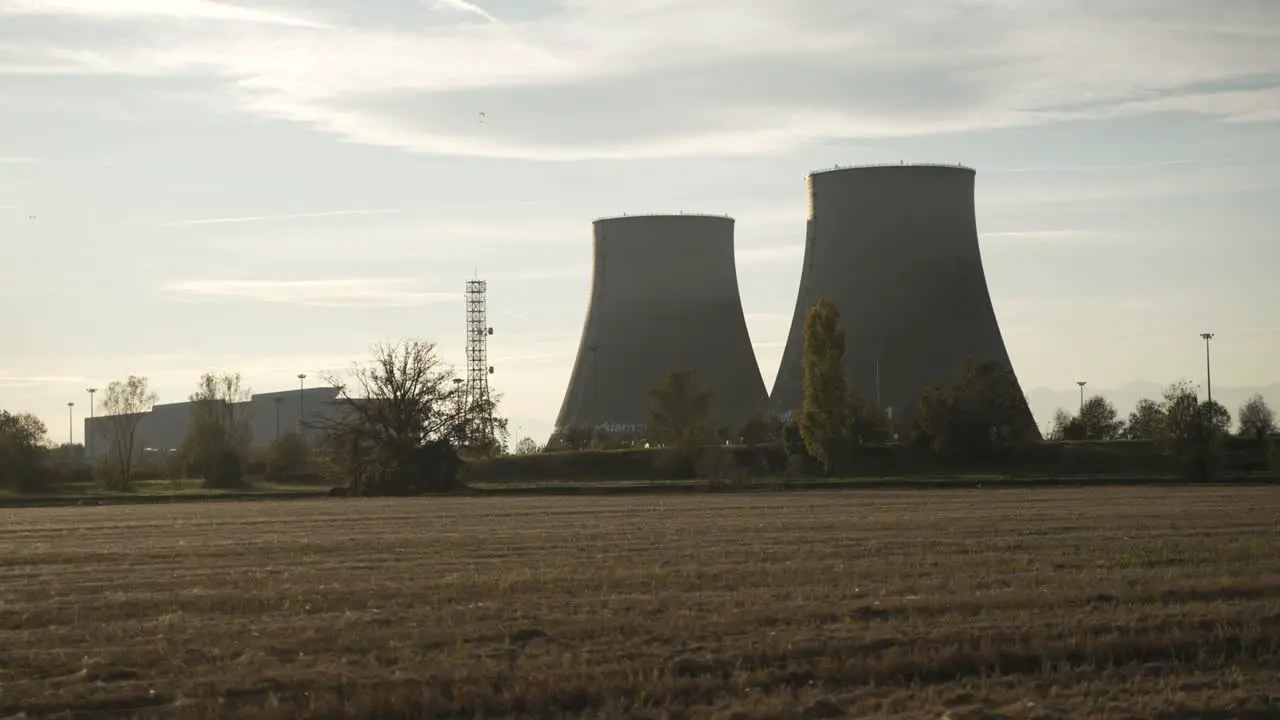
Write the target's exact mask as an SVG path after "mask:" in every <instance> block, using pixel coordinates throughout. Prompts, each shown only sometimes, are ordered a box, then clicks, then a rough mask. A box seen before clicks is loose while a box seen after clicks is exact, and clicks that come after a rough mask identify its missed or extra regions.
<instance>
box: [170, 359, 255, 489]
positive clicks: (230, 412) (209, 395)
mask: <svg viewBox="0 0 1280 720" xmlns="http://www.w3.org/2000/svg"><path fill="white" fill-rule="evenodd" d="M252 395H253V394H252V392H251V391H250V390H249V389H247V388H244V387H242V381H241V378H240V373H205V374H204V375H202V376H200V383H199V385H198V386H197V388H196V391H195V392H194V393H192V394H191V396H190V401H191V426H190V430H189V431H188V433H187V438H186V441H185V442H184V443H183V456H184V459H185V460H186V461H187V463H188V464H189V465H190V466H191V467H193V468H195V470H196V471H197V472H199V473H200V475H201V477H203V478H204V486H205V487H207V488H219V489H229V488H238V487H241V486H243V485H244V462H245V460H246V458H247V457H248V454H249V442H250V439H251V435H252V428H251V427H250V421H251V418H250V416H249V403H248V401H249V399H250V398H251V397H252Z"/></svg>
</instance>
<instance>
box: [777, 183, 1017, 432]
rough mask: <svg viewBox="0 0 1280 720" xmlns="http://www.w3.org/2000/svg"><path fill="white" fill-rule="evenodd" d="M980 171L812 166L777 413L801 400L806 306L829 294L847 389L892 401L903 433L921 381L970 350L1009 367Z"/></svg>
mask: <svg viewBox="0 0 1280 720" xmlns="http://www.w3.org/2000/svg"><path fill="white" fill-rule="evenodd" d="M975 179H976V173H975V172H974V170H973V169H971V168H967V167H961V166H956V165H890V166H874V167H851V168H836V169H832V170H824V171H820V172H814V173H811V174H810V175H809V176H808V178H807V180H808V229H807V233H806V237H805V253H804V265H803V270H802V271H801V276H800V289H799V293H798V297H797V300H796V306H795V312H794V314H793V316H792V320H791V330H790V333H789V335H788V336H787V344H786V346H785V349H784V350H783V355H782V362H781V364H780V365H779V367H778V374H777V377H776V379H775V380H774V385H773V392H772V394H771V398H770V400H771V406H772V408H773V410H774V412H775V413H777V414H779V415H782V416H784V417H785V416H788V415H789V414H791V413H793V412H794V411H795V410H797V409H798V408H799V407H800V404H801V401H802V396H803V392H804V379H803V365H804V331H805V316H806V313H807V312H808V310H809V308H811V307H813V305H815V304H816V303H817V302H818V300H820V299H823V298H825V299H826V300H828V301H829V302H831V303H833V304H834V305H835V306H836V307H837V308H838V309H839V310H840V314H841V317H842V318H843V320H844V327H845V341H846V353H845V370H846V373H847V378H848V380H849V386H850V388H851V389H852V390H854V391H856V392H857V393H859V395H861V396H862V397H863V398H865V399H867V400H869V401H874V402H878V404H879V406H880V407H882V408H885V409H887V410H888V412H889V413H890V416H891V418H892V424H893V427H894V430H895V431H896V432H898V433H900V434H901V433H904V432H906V431H907V430H908V429H909V428H910V426H911V423H912V422H913V421H914V418H915V415H916V410H917V407H918V404H919V398H920V395H921V393H922V391H924V390H925V389H927V388H929V387H932V386H935V385H937V384H939V383H941V382H945V381H947V380H949V379H951V378H953V377H955V376H956V375H957V374H958V373H959V372H960V371H961V370H963V368H964V366H965V364H966V363H967V362H968V361H969V360H974V361H977V362H985V361H995V362H998V363H1000V364H1001V365H1003V366H1004V367H1006V368H1008V369H1009V370H1010V371H1012V365H1011V363H1010V361H1009V354H1008V352H1007V351H1006V350H1005V345H1004V340H1003V338H1002V337H1001V335H1000V327H999V324H998V323H997V321H996V315H995V311H994V309H993V308H992V305H991V297H990V295H989V293H988V291H987V281H986V276H985V274H984V273H983V268H982V253H981V251H980V250H979V247H978V231H977V220H976V217H975V212H974V183H975ZM1024 404H1025V401H1024ZM1026 412H1027V420H1028V422H1029V423H1030V425H1031V426H1032V427H1034V426H1035V423H1034V422H1033V421H1032V420H1031V411H1030V408H1027V411H1026Z"/></svg>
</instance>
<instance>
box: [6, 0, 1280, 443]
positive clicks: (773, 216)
mask: <svg viewBox="0 0 1280 720" xmlns="http://www.w3.org/2000/svg"><path fill="white" fill-rule="evenodd" d="M1277 47H1280V3H1277V2H1275V0H1219V1H1218V2H1212V3H1210V2H1203V1H1202V0H1133V1H1131V2H1124V3H1117V2H1113V1H1112V0H1074V1H1071V0H954V1H951V2H947V3H940V2H936V0H897V1H896V2H892V3H886V2H874V1H869V0H868V1H864V0H789V1H788V2H777V1H776V0H477V2H476V3H475V4H473V3H470V2H466V1H465V0H361V1H360V2H356V1H355V0H308V1H305V2H304V0H260V1H255V2H253V3H249V2H247V1H244V2H231V0H0V408H4V409H9V410H15V411H28V412H34V413H36V414H38V415H39V416H41V417H42V418H44V419H45V421H46V422H47V423H48V424H49V426H50V428H51V434H52V435H53V437H54V438H55V439H60V438H61V437H65V435H66V432H65V431H61V432H60V431H59V428H66V427H67V424H68V423H67V413H68V410H67V407H66V403H67V402H76V403H77V405H76V407H75V408H73V409H72V412H73V413H75V416H76V417H77V418H79V417H81V416H82V415H83V414H85V411H86V410H87V404H88V403H87V400H88V398H87V395H86V393H85V389H86V388H87V387H91V386H96V387H103V386H105V385H106V384H107V383H108V382H110V381H111V380H113V379H119V378H124V377H126V376H128V375H129V374H138V375H145V376H147V377H148V378H150V381H151V383H152V385H153V387H154V388H155V389H156V390H157V391H158V393H159V395H160V398H161V401H162V402H163V401H180V400H182V399H184V398H185V397H186V396H187V395H188V394H189V393H190V392H191V391H192V390H193V389H194V387H195V384H196V381H197V379H198V377H199V375H200V374H201V373H203V372H208V371H232V372H240V373H242V374H243V376H244V378H245V381H246V383H247V384H248V385H249V386H251V387H252V388H253V389H254V390H255V391H259V392H266V391H273V390H279V389H285V388H290V387H296V383H297V380H296V379H295V376H296V375H297V374H298V373H308V374H309V375H310V376H311V377H312V378H315V377H318V376H319V375H321V374H323V373H324V372H326V371H328V372H341V371H342V370H343V369H344V368H346V367H348V366H349V365H350V364H351V363H352V362H355V361H359V360H361V359H364V358H367V357H368V347H369V346H370V344H371V343H374V342H378V341H383V340H394V339H397V338H403V337H420V338H424V339H428V340H432V341H435V342H437V343H438V344H439V348H440V351H441V353H442V354H443V356H444V357H445V358H446V359H448V360H450V361H451V362H454V363H456V364H458V365H461V363H462V361H463V351H464V316H463V306H462V299H461V296H462V290H463V286H464V282H465V280H467V279H469V278H472V277H480V278H483V279H486V280H488V282H489V307H490V318H491V324H492V325H493V326H494V335H493V336H492V338H491V342H490V347H489V352H490V357H491V359H492V360H491V361H492V364H493V365H494V366H495V374H494V375H493V376H492V380H493V383H494V387H495V389H497V390H499V391H501V392H502V393H503V394H504V396H505V397H504V400H503V405H504V411H505V413H506V414H507V415H509V416H510V418H511V426H512V431H513V433H515V434H516V435H517V437H519V436H524V435H529V436H532V437H534V438H535V439H537V440H539V441H542V440H545V438H546V436H547V435H548V434H549V433H550V431H551V429H552V424H553V422H554V419H555V415H556V412H557V411H558V409H559V406H560V401H561V398H562V395H563V393H564V389H565V385H566V383H567V380H568V376H569V371H570V369H571V365H572V362H573V357H574V354H575V353H576V351H577V344H578V340H579V336H580V334H581V331H582V322H583V319H584V311H585V309H586V303H587V293H588V290H589V287H590V274H591V227H590V223H591V221H592V220H593V219H595V218H597V217H601V216H607V215H615V214H621V213H646V212H681V211H683V212H706V213H718V214H720V213H723V214H729V215H732V216H734V217H735V218H736V219H737V225H736V244H737V270H738V276H739V286H740V289H741V294H742V302H743V306H744V310H745V312H746V315H747V321H748V326H749V328H750V331H751V336H752V341H753V343H754V345H755V348H756V353H757V358H758V360H759V363H760V367H761V372H762V374H763V376H764V379H765V383H766V385H767V386H771V385H772V382H773V378H774V373H775V372H776V368H777V365H778V361H779V357H780V355H781V351H782V344H783V342H784V341H785V340H786V333H787V330H788V324H789V321H790V318H791V313H792V310H793V306H794V303H795V301H796V289H797V285H798V282H799V275H800V263H801V259H802V255H803V250H804V210H805V198H804V176H805V174H806V173H807V172H809V171H811V170H814V169H821V168H827V167H831V166H833V165H837V164H838V165H853V164H863V163H880V162H885V163H897V162H900V161H901V162H941V163H964V164H966V165H969V166H972V167H974V168H976V170H977V189H976V207H977V215H978V218H977V219H978V229H979V235H980V242H981V248H982V254H983V260H984V263H985V267H986V273H987V281H988V285H989V289H990V293H991V296H992V299H993V302H994V304H995V308H996V313H997V316H998V318H999V321H1000V324H1001V328H1002V330H1003V333H1004V338H1005V342H1006V344H1007V346H1008V349H1009V352H1010V355H1011V357H1012V360H1013V362H1014V367H1015V369H1016V371H1017V373H1018V376H1019V378H1020V380H1021V382H1022V385H1023V387H1024V389H1026V390H1027V391H1028V394H1029V395H1031V396H1032V397H1033V398H1035V397H1050V396H1051V395H1046V394H1045V392H1040V393H1039V394H1037V393H1036V392H1035V391H1036V390H1037V389H1040V390H1045V391H1052V392H1055V393H1062V392H1064V391H1068V390H1074V389H1075V382H1076V381H1077V380H1087V381H1088V382H1089V387H1090V389H1099V390H1104V391H1105V389H1106V388H1112V387H1120V386H1123V385H1125V384H1127V383H1133V382H1138V381H1141V382H1145V383H1157V384H1164V383H1167V382H1171V381H1174V380H1179V379H1189V380H1193V381H1197V382H1198V381H1200V380H1202V379H1203V375H1204V345H1203V342H1202V341H1201V340H1200V338H1199V334H1200V333H1201V332H1205V331H1211V332H1214V333H1215V334H1216V337H1215V339H1214V341H1213V383H1214V386H1215V387H1217V386H1219V385H1222V386H1238V387H1250V386H1258V387H1261V386H1268V385H1271V384H1273V383H1275V382H1276V381H1277V380H1280V302H1278V301H1280V284H1278V283H1277V282H1276V278H1277V277H1280V242H1277V241H1278V240H1280V235H1278V234H1277V218H1278V217H1280V216H1278V215H1277V214H1276V206H1277V201H1280V52H1277V51H1276V48H1277ZM308 382H312V380H308ZM1066 397H1069V396H1066ZM1034 402H1035V401H1034V400H1033V403H1034ZM1033 409H1034V410H1035V412H1036V414H1037V416H1038V418H1039V419H1040V420H1041V424H1042V425H1043V424H1044V423H1045V422H1047V420H1048V418H1049V417H1051V416H1052V414H1053V411H1054V409H1055V408H1054V407H1050V406H1047V404H1046V403H1044V402H1040V403H1038V404H1037V405H1036V406H1035V407H1033ZM1232 410H1233V411H1234V408H1232ZM79 427H80V426H79V421H78V419H77V424H76V428H77V429H76V430H75V431H74V432H75V435H74V437H75V439H76V440H77V441H79V440H80V437H79V436H80V431H79Z"/></svg>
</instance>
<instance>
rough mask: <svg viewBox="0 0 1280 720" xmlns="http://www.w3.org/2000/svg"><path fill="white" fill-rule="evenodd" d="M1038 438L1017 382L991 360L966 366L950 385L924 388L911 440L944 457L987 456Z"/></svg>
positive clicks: (1010, 374) (1004, 369) (1006, 370)
mask: <svg viewBox="0 0 1280 720" xmlns="http://www.w3.org/2000/svg"><path fill="white" fill-rule="evenodd" d="M1038 435H1039V432H1038V430H1037V429H1036V426H1035V422H1034V420H1032V419H1031V413H1030V412H1029V411H1028V410H1027V404H1026V398H1024V397H1023V396H1022V393H1021V391H1020V390H1019V389H1018V382H1017V380H1016V379H1015V378H1014V377H1013V374H1012V373H1011V372H1010V371H1009V370H1008V369H1006V368H1005V367H1004V366H1003V365H1001V364H999V363H996V362H983V363H973V362H970V363H968V364H967V365H966V367H965V369H964V371H963V372H962V373H961V374H960V376H959V377H958V378H957V379H956V380H955V381H953V382H952V383H951V384H949V385H943V386H940V387H937V388H933V389H931V390H927V391H926V392H925V393H924V394H923V395H922V397H921V399H920V409H919V412H918V413H917V415H916V437H917V440H918V441H920V442H922V443H925V444H928V445H929V446H930V447H931V448H933V450H934V451H935V452H937V453H938V454H940V455H943V456H947V457H983V456H988V455H991V454H993V453H998V452H1003V451H1006V450H1010V449H1013V448H1016V447H1020V446H1022V445H1024V444H1025V443H1027V442H1030V441H1032V440H1034V439H1035V438H1037V437H1038Z"/></svg>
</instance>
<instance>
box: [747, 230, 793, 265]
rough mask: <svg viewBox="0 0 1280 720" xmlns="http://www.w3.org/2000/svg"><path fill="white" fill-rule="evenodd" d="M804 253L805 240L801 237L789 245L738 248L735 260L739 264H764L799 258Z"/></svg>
mask: <svg viewBox="0 0 1280 720" xmlns="http://www.w3.org/2000/svg"><path fill="white" fill-rule="evenodd" d="M796 222H797V223H799V222H800V221H799V220H797V221H796ZM797 226H798V225H797ZM803 255H804V241H803V239H801V240H800V241H799V242H795V243H791V244H789V245H778V246H775V247H749V248H738V250H737V251H735V253H734V260H735V263H736V264H738V265H762V264H769V263H774V262H777V261H779V260H788V259H797V258H800V257H801V256H803Z"/></svg>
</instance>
